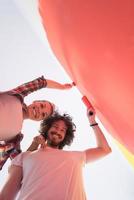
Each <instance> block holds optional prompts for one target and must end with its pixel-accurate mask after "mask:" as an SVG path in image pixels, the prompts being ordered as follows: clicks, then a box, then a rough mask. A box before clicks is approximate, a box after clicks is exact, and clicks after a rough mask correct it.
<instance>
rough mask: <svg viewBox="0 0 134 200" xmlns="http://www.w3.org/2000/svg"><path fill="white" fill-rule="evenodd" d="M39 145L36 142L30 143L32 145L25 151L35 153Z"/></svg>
mask: <svg viewBox="0 0 134 200" xmlns="http://www.w3.org/2000/svg"><path fill="white" fill-rule="evenodd" d="M38 146H39V144H38V143H37V142H34V141H33V142H32V144H31V145H30V146H29V147H28V149H27V151H35V150H37V149H38Z"/></svg>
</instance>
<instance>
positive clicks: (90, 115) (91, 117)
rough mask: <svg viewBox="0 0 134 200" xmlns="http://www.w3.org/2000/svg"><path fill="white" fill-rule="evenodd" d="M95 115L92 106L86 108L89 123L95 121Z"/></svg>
mask: <svg viewBox="0 0 134 200" xmlns="http://www.w3.org/2000/svg"><path fill="white" fill-rule="evenodd" d="M95 115H96V113H95V109H94V108H93V107H91V108H90V109H87V117H88V120H89V123H90V124H94V123H96V121H95Z"/></svg>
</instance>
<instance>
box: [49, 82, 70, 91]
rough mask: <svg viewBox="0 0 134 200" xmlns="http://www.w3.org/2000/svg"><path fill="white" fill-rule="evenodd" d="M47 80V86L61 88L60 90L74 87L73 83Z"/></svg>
mask: <svg viewBox="0 0 134 200" xmlns="http://www.w3.org/2000/svg"><path fill="white" fill-rule="evenodd" d="M46 82H47V86H46V87H47V88H53V89H60V90H64V89H70V88H72V84H68V83H66V84H61V83H58V82H56V81H53V80H49V79H46Z"/></svg>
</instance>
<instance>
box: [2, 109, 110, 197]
mask: <svg viewBox="0 0 134 200" xmlns="http://www.w3.org/2000/svg"><path fill="white" fill-rule="evenodd" d="M92 112H93V115H92V116H89V115H88V118H89V122H90V126H91V127H92V128H93V130H94V134H95V137H96V141H97V147H95V148H91V149H86V150H85V151H65V150H62V149H63V147H64V146H65V145H70V144H71V143H72V141H73V138H74V131H75V125H74V124H73V122H72V119H71V118H70V117H69V116H68V115H66V114H64V115H63V116H61V115H59V114H58V113H54V114H53V115H52V116H50V117H49V118H48V119H46V120H44V121H43V122H42V123H41V127H40V133H41V134H42V136H43V137H44V139H45V143H44V144H45V145H44V148H43V147H42V148H40V149H39V150H36V151H33V152H30V151H27V152H25V153H21V154H20V155H18V156H17V157H16V158H15V159H14V160H13V161H12V165H11V168H10V169H9V178H8V180H7V183H6V184H5V187H4V188H3V190H2V192H1V199H2V200H13V199H15V197H16V195H17V194H18V192H19V191H20V193H19V197H18V200H22V199H25V200H31V199H32V200H38V199H40V200H49V199H50V200H53V199H57V200H85V199H86V195H85V192H84V186H83V180H82V168H83V165H84V164H85V163H89V162H92V161H94V160H97V159H99V158H101V157H103V156H105V155H107V154H108V153H110V152H111V148H110V147H109V145H108V143H107V141H106V139H105V137H104V135H103V133H102V131H101V130H100V128H99V126H98V123H96V121H95V111H94V110H92ZM39 143H41V142H39ZM42 144H43V143H41V145H42ZM34 145H35V146H34ZM32 146H34V148H35V149H36V148H37V146H38V144H35V141H33V143H32V145H31V147H32ZM31 147H30V148H31ZM34 148H33V150H34Z"/></svg>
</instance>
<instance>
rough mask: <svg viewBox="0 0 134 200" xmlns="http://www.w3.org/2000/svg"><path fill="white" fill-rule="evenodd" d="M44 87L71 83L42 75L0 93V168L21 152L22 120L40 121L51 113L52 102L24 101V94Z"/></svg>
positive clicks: (62, 86)
mask: <svg viewBox="0 0 134 200" xmlns="http://www.w3.org/2000/svg"><path fill="white" fill-rule="evenodd" d="M45 87H47V88H54V89H61V90H63V89H69V88H71V87H72V84H61V83H58V82H56V81H52V80H47V79H45V78H44V77H43V76H42V77H39V78H37V79H35V80H33V81H31V82H28V83H25V84H23V85H21V86H18V87H17V88H15V89H12V90H10V91H6V92H1V93H0V169H2V167H3V165H4V163H5V162H6V160H7V159H8V158H9V157H10V158H11V159H12V158H14V157H15V156H16V155H17V154H19V153H20V152H21V149H20V141H21V140H22V138H23V135H22V133H21V129H22V124H23V120H25V119H31V120H35V121H40V120H42V119H44V118H47V117H48V116H50V115H51V114H52V113H53V110H54V104H52V103H50V102H49V101H39V100H38V101H34V102H33V103H32V104H30V105H26V104H25V103H24V97H25V96H27V95H29V94H30V93H32V92H34V91H37V90H39V89H41V88H45Z"/></svg>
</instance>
